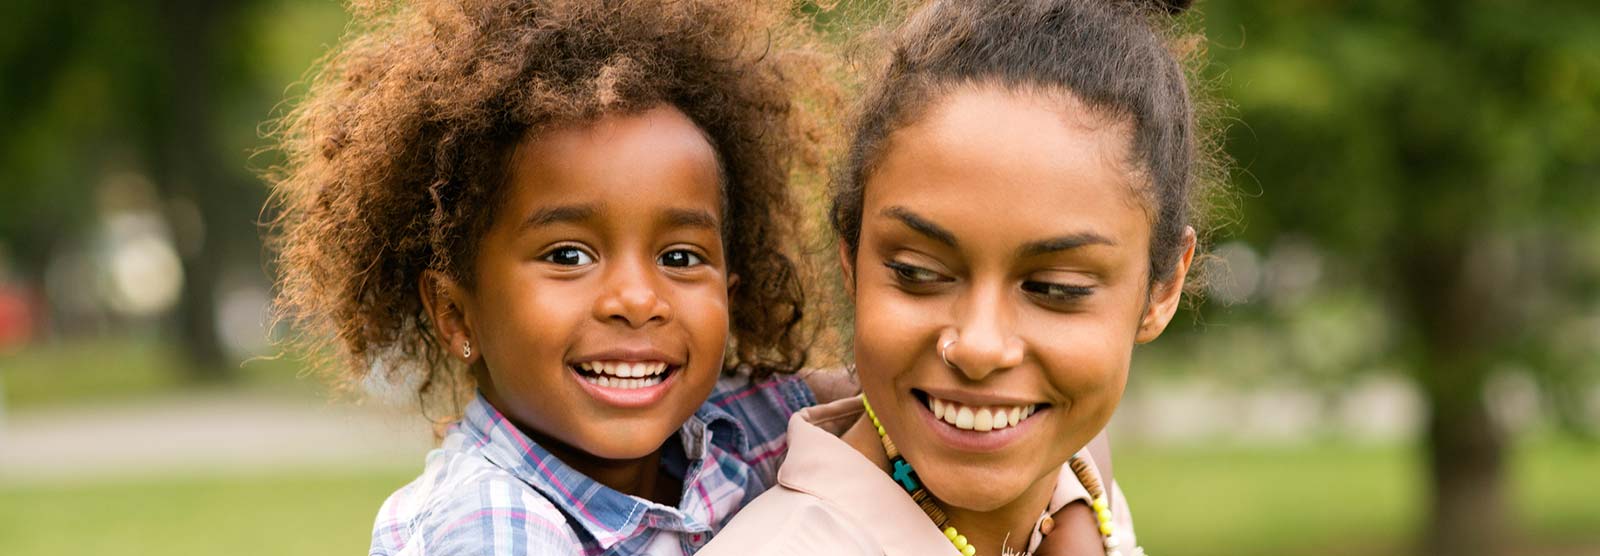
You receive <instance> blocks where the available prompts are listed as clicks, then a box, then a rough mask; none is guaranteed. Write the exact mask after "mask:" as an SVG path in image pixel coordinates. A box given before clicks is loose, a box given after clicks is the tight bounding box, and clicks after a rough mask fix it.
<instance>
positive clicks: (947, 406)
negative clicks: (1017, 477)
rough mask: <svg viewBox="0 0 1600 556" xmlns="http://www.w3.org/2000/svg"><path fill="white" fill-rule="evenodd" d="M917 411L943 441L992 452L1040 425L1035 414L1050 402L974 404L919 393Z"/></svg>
mask: <svg viewBox="0 0 1600 556" xmlns="http://www.w3.org/2000/svg"><path fill="white" fill-rule="evenodd" d="M916 397H917V398H918V400H919V401H920V402H921V403H919V404H917V405H918V406H920V408H919V409H918V410H917V411H916V413H918V414H919V415H921V416H922V421H923V424H924V425H925V426H926V427H927V428H928V429H930V430H931V431H932V432H933V434H934V436H935V437H936V438H938V439H939V440H940V441H942V442H943V443H945V444H947V445H949V446H950V447H952V448H955V449H957V450H960V451H967V452H992V451H996V450H1000V449H1002V448H1005V447H1006V446H1009V445H1011V444H1012V443H1014V442H1017V441H1018V440H1020V439H1021V438H1022V437H1023V436H1025V435H1027V434H1028V433H1029V432H1031V431H1032V430H1034V429H1035V428H1037V427H1036V426H1035V425H1036V423H1037V422H1038V420H1037V419H1033V417H1035V416H1037V415H1038V414H1040V413H1041V412H1048V411H1049V410H1050V409H1051V407H1050V406H1049V405H1048V404H1039V403H1027V404H990V405H975V404H970V403H962V402H958V401H954V400H950V399H947V398H941V397H938V396H935V395H933V394H930V393H927V392H919V393H917V394H916Z"/></svg>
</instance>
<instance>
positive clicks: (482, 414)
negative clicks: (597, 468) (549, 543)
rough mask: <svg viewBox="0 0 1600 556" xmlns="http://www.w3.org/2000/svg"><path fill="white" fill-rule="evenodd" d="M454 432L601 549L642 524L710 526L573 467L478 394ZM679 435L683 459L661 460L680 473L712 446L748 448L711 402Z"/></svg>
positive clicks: (739, 430) (736, 425)
mask: <svg viewBox="0 0 1600 556" xmlns="http://www.w3.org/2000/svg"><path fill="white" fill-rule="evenodd" d="M453 433H454V434H465V435H466V436H467V441H468V442H469V443H471V444H472V445H474V446H475V447H477V448H478V449H480V450H482V452H483V453H484V455H485V457H486V458H488V459H489V461H490V462H492V463H494V464H495V465H496V466H498V467H500V468H502V469H505V470H507V471H508V472H510V473H511V474H513V475H515V476H517V477H520V478H522V480H523V481H524V482H526V483H527V484H528V485H529V486H531V487H533V488H534V489H535V490H537V491H538V492H539V493H540V494H542V495H543V496H544V497H545V498H546V499H548V500H549V501H550V503H551V504H554V505H555V506H556V507H557V508H558V509H560V510H561V511H562V513H564V514H566V515H567V516H568V517H569V519H570V520H571V521H573V522H574V523H576V524H577V525H578V526H580V527H582V528H583V530H584V531H585V532H587V533H588V534H589V536H590V537H591V538H593V539H595V542H596V543H597V544H599V545H600V547H601V549H602V550H610V549H611V547H612V546H614V545H616V544H617V543H619V542H621V541H624V540H627V539H629V538H631V537H633V536H635V535H636V533H637V531H638V529H639V528H640V527H643V526H646V525H648V526H654V527H660V528H664V529H673V530H683V531H704V530H709V525H708V524H706V523H704V520H702V519H694V518H693V517H691V514H690V513H689V512H685V511H683V510H681V509H679V508H673V507H670V506H665V505H661V504H656V503H654V502H650V501H648V500H644V499H641V498H638V497H634V496H630V495H628V494H624V493H622V492H620V491H617V490H615V489H612V488H611V487H608V486H605V485H604V484H601V483H600V482H599V481H596V480H594V479H592V478H590V477H589V476H587V475H584V474H583V473H582V472H579V471H578V470H576V469H573V468H572V467H570V466H568V465H567V464H566V463H565V462H563V461H561V460H560V459H559V458H557V457H555V456H554V455H553V454H551V453H550V452H549V451H548V450H545V449H544V447H543V446H540V445H539V444H538V443H537V442H534V441H533V439H531V438H529V437H528V435H526V434H523V432H522V431H521V430H520V429H518V428H517V427H516V425H514V424H512V423H511V422H510V421H509V420H507V419H506V418H505V416H504V415H503V414H501V413H500V411H499V410H497V409H495V408H494V406H493V405H490V404H489V401H488V400H486V399H484V397H483V396H482V395H481V394H479V395H478V396H476V397H475V398H474V399H473V400H472V402H471V403H470V404H468V406H467V410H466V413H465V415H464V416H463V417H462V419H461V422H460V423H459V424H457V425H456V430H455V431H453ZM678 436H679V438H680V439H681V441H682V443H683V452H682V453H683V455H684V457H685V458H686V461H681V462H666V465H667V466H668V467H669V468H675V469H677V470H680V472H681V470H687V469H689V468H692V467H693V466H692V465H691V463H692V462H693V461H695V460H700V459H703V458H705V457H706V455H707V454H708V453H710V449H709V448H710V446H711V445H716V446H717V447H718V448H720V449H721V450H723V451H725V452H730V453H735V454H742V453H744V452H745V451H746V450H747V449H748V446H747V443H748V439H747V436H748V435H747V434H746V433H745V430H744V427H743V425H742V424H741V423H740V422H739V420H738V419H737V418H736V417H735V416H734V415H733V414H732V413H731V412H729V411H728V410H726V409H724V408H722V407H720V406H718V405H717V404H713V403H704V404H701V406H700V408H699V409H697V410H696V411H695V413H694V415H693V416H691V417H690V418H689V420H688V421H687V422H685V423H684V424H683V427H681V428H680V429H679V431H678ZM671 453H672V451H669V457H670V454H671ZM682 479H683V481H684V482H685V484H688V483H691V482H693V481H695V480H696V479H697V477H692V476H687V474H686V476H684V477H682ZM696 507H698V506H696ZM651 514H654V515H651ZM647 516H649V517H650V519H649V520H648V522H647V519H646V518H647Z"/></svg>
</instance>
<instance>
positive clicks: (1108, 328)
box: [847, 87, 1186, 511]
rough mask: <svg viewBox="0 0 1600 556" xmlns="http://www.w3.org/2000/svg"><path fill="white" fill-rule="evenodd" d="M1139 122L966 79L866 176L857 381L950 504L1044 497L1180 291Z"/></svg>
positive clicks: (857, 292) (900, 136) (856, 277)
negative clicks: (1150, 188) (1139, 141)
mask: <svg viewBox="0 0 1600 556" xmlns="http://www.w3.org/2000/svg"><path fill="white" fill-rule="evenodd" d="M1127 129H1128V128H1127V127H1126V126H1125V125H1123V124H1121V123H1120V122H1117V121H1114V120H1107V119H1103V118H1099V117H1097V116H1094V115H1093V114H1092V113H1090V112H1088V111H1087V110H1085V109H1083V108H1082V107H1081V106H1078V105H1077V104H1076V103H1075V102H1063V101H1062V100H1061V99H1060V97H1059V96H1054V95H1052V96H1050V97H1042V96H1036V95H1032V94H1018V93H1012V92H1007V91H1004V90H1002V89H999V88H995V87H977V88H963V89H959V90H957V91H956V92H953V93H950V94H949V95H948V96H946V97H944V99H943V100H942V101H940V102H938V103H937V104H936V105H935V106H933V107H931V108H930V110H929V111H928V113H927V114H926V115H925V116H923V117H922V119H921V120H920V121H918V122H915V123H913V124H912V125H910V126H908V127H905V128H902V129H900V130H898V131H896V132H895V133H894V134H893V135H892V137H891V138H890V143H889V144H888V147H887V149H888V150H887V151H886V152H885V153H884V155H883V159H882V161H881V164H880V165H879V166H878V168H877V170H876V171H875V172H874V173H873V174H872V175H871V177H870V178H869V179H868V181H867V184H866V193H865V198H864V207H863V211H862V225H861V240H860V241H861V242H860V246H859V251H858V254H857V256H856V260H855V261H853V262H854V264H853V265H850V264H848V263H849V261H847V266H850V267H852V268H850V271H851V274H852V275H853V277H852V278H853V283H854V297H855V307H856V313H855V315H856V328H855V353H856V361H857V364H858V369H859V373H860V380H861V385H862V389H863V391H864V392H865V393H866V395H867V397H868V398H869V399H870V400H871V401H872V403H873V406H874V408H875V409H877V412H878V415H879V417H880V418H881V419H882V422H883V426H884V428H885V429H886V430H887V432H888V433H889V436H890V437H892V438H893V439H894V441H895V444H896V445H897V446H898V447H899V448H900V450H901V451H902V452H903V453H904V454H905V455H906V457H907V459H909V460H910V462H911V464H912V466H913V467H914V468H915V469H916V470H917V472H918V473H919V474H920V475H921V477H922V479H923V480H924V481H926V482H927V483H928V485H929V488H930V489H931V490H932V491H933V493H934V494H935V495H936V496H938V497H939V498H940V499H941V500H943V501H944V502H946V503H948V504H951V505H953V506H956V507H960V508H966V509H969V510H976V511H990V510H995V509H999V508H1002V507H1005V506H1006V504H1008V503H1011V502H1012V501H1015V500H1017V499H1018V498H1019V497H1021V496H1022V495H1023V494H1024V493H1028V492H1036V490H1035V489H1040V488H1043V489H1045V490H1044V491H1043V492H1046V493H1048V492H1049V489H1050V488H1053V486H1054V483H1053V481H1047V480H1045V479H1047V478H1049V477H1053V476H1054V475H1053V474H1052V473H1053V472H1055V471H1056V470H1057V469H1059V468H1060V466H1061V465H1062V463H1063V462H1065V461H1066V459H1067V458H1068V457H1069V456H1071V455H1072V454H1073V453H1074V452H1076V451H1077V450H1078V449H1080V448H1081V447H1083V446H1084V445H1085V444H1087V443H1088V441H1089V440H1090V438H1092V437H1093V436H1094V435H1095V434H1096V433H1098V432H1099V431H1100V430H1101V429H1102V428H1103V427H1104V425H1105V424H1106V422H1107V421H1108V420H1109V419H1110V417H1111V414H1112V411H1113V410H1114V409H1115V408H1116V406H1117V402H1118V401H1119V399H1120V398H1121V396H1122V391H1123V386H1124V384H1125V382H1126V379H1127V373H1128V365H1129V360H1130V357H1131V355H1132V350H1133V346H1134V344H1135V343H1136V342H1142V341H1148V340H1150V339H1153V338H1155V336H1156V335H1159V334H1160V332H1161V329H1162V328H1163V327H1165V325H1166V323H1167V321H1168V320H1169V319H1170V318H1171V314H1172V313H1171V309H1172V306H1175V303H1176V300H1177V297H1176V296H1177V293H1176V292H1177V291H1179V290H1181V287H1180V288H1178V289H1177V290H1169V289H1168V288H1170V287H1171V286H1172V284H1156V285H1155V286H1154V288H1153V289H1152V287H1151V286H1152V285H1151V284H1150V283H1149V276H1148V268H1149V261H1148V257H1149V246H1150V233H1151V232H1150V229H1151V224H1150V222H1151V221H1150V218H1149V216H1148V215H1147V213H1146V210H1145V208H1144V207H1145V205H1144V203H1143V201H1142V200H1141V198H1140V196H1139V195H1138V194H1137V193H1136V192H1135V189H1134V184H1135V181H1134V180H1135V179H1136V178H1135V176H1134V175H1133V174H1132V173H1131V172H1130V171H1129V170H1128V169H1127V166H1126V165H1125V164H1124V161H1125V160H1126V153H1127V152H1128V151H1127V149H1128V137H1129V135H1128V131H1127ZM1185 270H1186V268H1179V269H1178V275H1179V276H1181V275H1182V273H1183V272H1184V271H1185ZM1178 280H1179V284H1180V285H1181V278H1179V279H1178ZM1163 292H1166V293H1163ZM951 340H954V343H953V344H950V346H949V348H948V351H947V352H946V355H947V356H948V359H949V362H950V364H951V365H953V366H954V367H951V366H947V365H946V364H945V362H944V361H943V359H941V357H940V346H941V345H943V344H945V343H946V342H949V341H951ZM936 411H938V412H940V413H941V414H942V413H945V412H948V413H949V415H950V417H948V418H947V419H944V418H940V417H936V416H935V412H936ZM1029 412H1032V413H1031V414H1029ZM997 414H998V416H997ZM1014 418H1020V420H1019V421H1018V422H1017V423H1016V424H1014V425H1013V424H1012V420H1013V419H1014ZM947 421H950V422H947ZM985 421H987V423H985ZM1045 496H1048V494H1045Z"/></svg>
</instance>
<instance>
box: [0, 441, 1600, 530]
mask: <svg viewBox="0 0 1600 556" xmlns="http://www.w3.org/2000/svg"><path fill="white" fill-rule="evenodd" d="M1415 463H1416V454H1414V453H1412V452H1411V451H1409V450H1408V449H1405V448H1401V447H1353V446H1349V445H1339V444H1329V445H1323V446H1318V447H1303V448H1292V449H1286V448H1274V449H1175V448H1141V447H1129V448H1128V449H1125V450H1123V451H1121V452H1119V453H1118V454H1117V475H1118V477H1119V479H1118V480H1119V481H1121V482H1123V483H1124V485H1125V487H1124V490H1126V492H1127V494H1128V496H1129V497H1130V499H1131V503H1132V505H1133V508H1134V515H1135V516H1136V518H1137V519H1136V523H1137V524H1138V528H1139V533H1140V535H1139V536H1140V538H1141V539H1142V540H1143V544H1144V545H1145V547H1146V548H1147V549H1149V551H1150V553H1151V554H1154V555H1173V556H1205V555H1210V554H1216V555H1222V554H1228V555H1235V556H1248V555H1263V556H1265V555H1269V554H1270V555H1274V556H1278V555H1283V554H1291V555H1343V554H1352V555H1353V554H1362V555H1400V554H1406V553H1407V552H1406V549H1407V547H1408V546H1409V543H1410V541H1411V529H1412V527H1414V526H1415V525H1416V524H1417V523H1418V521H1419V514H1418V512H1419V511H1420V509H1421V507H1422V506H1421V489H1420V486H1419V484H1418V482H1417V481H1418V475H1417V473H1416V467H1415ZM413 472H414V471H413V470H407V469H390V470H382V471H368V472H358V471H343V472H332V471H327V472H305V473H296V474H281V475H268V476H243V477H209V478H208V477H199V478H186V477H174V478H170V479H163V480H142V481H138V482H122V483H101V484H83V485H69V486H20V485H10V486H5V485H0V554H18V555H30V556H55V555H68V554H72V555H77V554H95V553H114V554H128V555H140V554H160V555H163V556H184V555H189V554H194V555H200V554H207V555H210V554H222V553H226V554H230V555H234V556H250V555H256V554H262V555H266V554H274V555H276V554H298V555H318V554H328V555H333V554H341V555H347V554H360V553H361V551H362V549H363V547H364V546H366V545H367V542H368V538H367V535H368V532H369V531H370V529H371V525H372V518H373V514H374V512H375V511H376V510H377V507H378V504H379V503H381V502H382V500H383V498H384V497H385V496H387V495H388V493H389V492H390V491H392V490H393V489H395V488H396V487H398V486H400V485H401V484H404V483H405V482H406V481H407V480H409V479H410V478H411V476H412V474H413ZM1514 476H1515V482H1516V483H1515V484H1516V486H1517V489H1518V494H1517V496H1516V516H1517V519H1518V521H1519V526H1521V527H1522V528H1523V529H1524V530H1525V531H1527V533H1528V534H1529V538H1531V539H1535V540H1534V541H1532V542H1531V546H1533V547H1534V548H1532V549H1531V550H1529V551H1523V552H1519V554H1528V555H1533V554H1539V555H1548V556H1556V555H1580V554H1589V555H1594V554H1600V499H1597V498H1596V496H1595V494H1594V493H1595V490H1594V485H1595V484H1600V447H1596V446H1593V445H1585V444H1579V443H1576V442H1574V441H1567V440H1541V441H1538V442H1531V443H1526V444H1524V445H1523V446H1522V449H1521V450H1520V451H1519V453H1518V456H1517V458H1516V459H1515V460H1514Z"/></svg>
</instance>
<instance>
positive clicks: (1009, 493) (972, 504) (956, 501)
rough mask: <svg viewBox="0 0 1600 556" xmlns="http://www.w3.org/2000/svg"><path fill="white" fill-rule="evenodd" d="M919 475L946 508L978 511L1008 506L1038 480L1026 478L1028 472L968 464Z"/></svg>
mask: <svg viewBox="0 0 1600 556" xmlns="http://www.w3.org/2000/svg"><path fill="white" fill-rule="evenodd" d="M1030 471H1031V470H1030ZM917 474H918V475H919V476H920V477H921V478H922V480H923V482H925V483H926V486H927V489H928V490H929V491H930V492H932V493H933V496H934V497H935V498H938V499H939V501H940V502H944V504H945V506H946V507H955V508H960V509H963V510H967V511H974V512H989V511H994V510H997V509H1000V508H1002V507H1005V506H1006V505H1007V504H1010V503H1012V502H1014V501H1016V500H1017V499H1018V498H1020V497H1021V496H1022V495H1023V494H1024V493H1025V492H1027V491H1028V487H1030V486H1032V485H1033V483H1034V482H1036V481H1026V480H1024V479H1022V478H1021V477H1022V476H1024V475H1026V473H1017V472H1016V471H1005V470H998V471H997V470H993V469H974V468H971V467H968V466H945V467H943V468H942V469H939V470H938V471H935V472H933V473H923V472H922V471H921V470H918V472H917Z"/></svg>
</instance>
